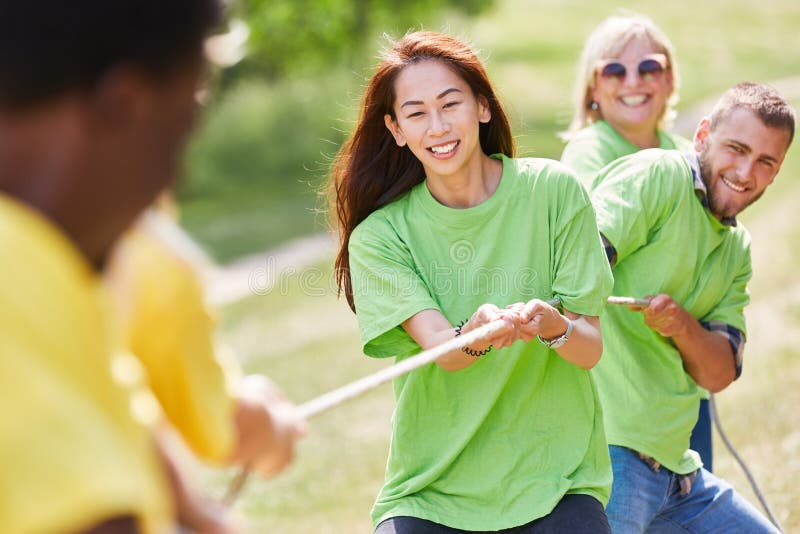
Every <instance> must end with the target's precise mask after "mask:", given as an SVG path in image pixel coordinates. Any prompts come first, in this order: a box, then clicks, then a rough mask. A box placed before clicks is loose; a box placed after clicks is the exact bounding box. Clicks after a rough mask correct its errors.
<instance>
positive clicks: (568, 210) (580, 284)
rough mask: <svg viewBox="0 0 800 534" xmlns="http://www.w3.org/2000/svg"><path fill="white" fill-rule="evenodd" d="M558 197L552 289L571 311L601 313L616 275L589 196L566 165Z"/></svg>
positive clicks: (588, 313) (559, 185)
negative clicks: (601, 239)
mask: <svg viewBox="0 0 800 534" xmlns="http://www.w3.org/2000/svg"><path fill="white" fill-rule="evenodd" d="M562 169H563V168H562ZM556 198H557V202H556V205H555V209H556V212H557V214H556V224H555V232H554V242H553V251H554V252H553V256H552V257H553V264H552V270H553V278H552V279H553V292H554V294H555V296H557V297H558V298H559V299H560V300H561V303H562V305H563V306H564V308H565V309H568V310H569V311H571V312H574V313H579V314H581V315H600V313H601V311H602V310H603V307H604V305H605V302H606V299H607V298H608V295H609V294H610V293H611V289H612V286H613V278H612V275H611V268H610V267H609V265H608V260H607V259H606V255H605V252H604V250H603V246H602V243H601V242H600V234H599V233H598V231H597V224H596V222H595V213H594V210H593V209H592V205H591V203H590V202H589V196H588V194H587V193H586V190H585V189H584V188H583V187H582V186H581V185H580V184H579V183H578V182H577V180H576V179H575V177H574V176H573V175H572V173H570V172H569V171H568V170H567V169H563V174H562V175H561V176H559V177H558V195H557V197H556Z"/></svg>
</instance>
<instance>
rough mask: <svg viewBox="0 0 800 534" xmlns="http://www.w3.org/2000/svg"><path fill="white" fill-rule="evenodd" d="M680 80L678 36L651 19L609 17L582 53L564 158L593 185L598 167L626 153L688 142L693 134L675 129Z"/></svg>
mask: <svg viewBox="0 0 800 534" xmlns="http://www.w3.org/2000/svg"><path fill="white" fill-rule="evenodd" d="M679 82H680V80H679V76H678V64H677V61H676V59H675V51H674V49H673V47H672V43H671V42H670V41H669V39H668V38H667V36H666V35H665V34H664V32H662V31H661V30H660V29H659V28H658V27H657V26H656V25H655V24H653V22H652V21H651V20H650V19H648V18H646V17H644V16H641V15H626V16H613V17H609V18H607V19H606V20H604V21H603V22H602V23H601V24H600V25H599V26H598V27H597V28H596V29H595V30H594V31H593V32H592V34H591V35H590V36H589V38H588V39H587V41H586V45H585V47H584V49H583V53H582V54H581V59H580V63H579V71H578V79H577V83H576V85H575V88H576V90H575V115H574V117H573V119H572V123H571V124H570V127H569V129H568V131H567V132H566V133H565V134H564V135H563V137H564V138H565V139H566V140H568V143H567V146H566V147H565V148H564V153H563V154H562V156H561V161H562V163H564V164H566V165H567V166H569V167H572V169H573V170H575V172H577V173H578V176H579V177H580V178H581V181H582V182H583V183H584V185H586V186H587V187H589V186H591V185H592V180H593V179H594V177H595V175H596V174H597V171H599V170H600V169H601V168H602V167H604V166H605V165H607V164H608V163H611V162H612V161H614V160H615V159H617V158H621V157H622V156H627V155H628V154H633V153H634V152H637V151H639V150H642V149H645V148H663V149H678V150H682V151H685V150H688V149H689V148H690V144H689V141H688V140H686V139H683V138H682V137H679V136H677V135H674V134H670V133H668V132H667V128H668V127H669V125H670V122H671V120H672V119H673V118H674V116H675V111H674V106H675V104H676V103H677V101H678V87H679Z"/></svg>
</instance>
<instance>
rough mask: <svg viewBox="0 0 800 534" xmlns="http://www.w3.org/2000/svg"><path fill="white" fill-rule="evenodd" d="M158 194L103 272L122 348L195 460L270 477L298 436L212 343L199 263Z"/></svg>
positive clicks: (285, 408) (296, 425)
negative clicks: (238, 466)
mask: <svg viewBox="0 0 800 534" xmlns="http://www.w3.org/2000/svg"><path fill="white" fill-rule="evenodd" d="M175 211H176V210H175V207H174V204H173V203H172V200H171V197H170V196H169V195H168V194H167V193H165V194H163V195H162V196H161V197H159V200H158V202H157V203H156V205H155V206H154V207H153V208H152V209H150V210H148V212H147V213H146V214H145V215H144V216H143V217H142V218H141V220H140V221H139V222H138V223H137V224H136V225H135V226H134V227H133V228H132V229H131V230H130V231H128V232H127V233H126V234H125V235H124V237H123V238H122V239H121V240H120V242H119V243H118V245H117V247H116V248H115V251H114V254H113V255H112V260H111V261H110V263H109V266H108V269H107V270H106V271H107V272H106V281H107V285H108V287H109V288H110V290H111V291H110V294H111V296H112V302H113V304H114V313H113V315H114V316H115V317H116V325H115V326H116V327H115V330H116V336H115V337H116V338H117V341H118V343H119V344H120V350H121V351H123V352H129V353H130V354H131V355H133V356H135V357H136V358H137V359H138V360H139V362H140V363H141V364H142V367H143V370H144V375H145V377H144V380H145V382H146V385H147V387H148V388H149V389H150V390H151V391H152V393H153V394H154V395H155V397H156V399H157V401H158V403H159V405H160V407H161V409H162V410H163V415H164V416H165V417H164V419H165V420H166V421H165V422H168V423H169V424H171V425H172V426H173V427H174V428H175V429H176V430H177V431H178V432H179V433H180V436H181V437H182V438H183V440H184V442H185V443H186V444H187V445H188V446H189V447H190V448H191V450H192V451H193V452H194V453H195V454H196V455H197V456H198V457H199V458H201V459H203V460H207V461H210V462H213V463H217V464H231V463H236V464H241V465H247V466H248V467H249V468H251V469H254V470H256V471H258V472H259V473H260V474H262V475H264V476H270V475H273V474H275V473H277V472H279V471H280V470H281V469H283V468H284V467H285V466H286V465H287V464H288V463H289V461H290V460H291V458H292V453H293V445H294V441H295V440H296V439H297V438H298V437H300V436H301V435H302V434H303V433H304V428H303V425H302V423H301V422H300V421H299V420H298V419H297V417H296V416H295V415H294V411H293V406H292V405H291V404H290V403H288V402H287V401H286V400H285V398H284V397H283V395H282V394H281V392H280V391H279V390H278V388H277V387H276V386H275V385H274V384H272V382H270V381H269V380H268V379H267V378H266V377H263V376H258V375H251V376H246V377H243V376H242V369H241V368H240V366H239V364H238V362H237V361H236V359H235V358H234V357H232V355H231V354H230V353H229V352H227V351H226V350H225V349H224V347H220V346H219V345H217V344H216V343H215V340H214V326H215V325H214V320H213V318H212V316H211V314H210V313H209V310H208V309H207V307H206V305H205V300H204V295H203V288H202V285H201V278H202V276H201V275H202V273H201V272H200V270H201V269H202V267H203V265H202V264H200V262H201V261H203V259H204V258H199V259H198V258H197V257H195V256H196V255H193V252H194V251H192V250H191V249H188V250H187V247H186V246H185V244H184V243H183V242H181V241H180V239H181V238H182V235H181V234H180V233H179V232H180V230H179V229H178V228H177V223H176V221H175V217H176V215H175Z"/></svg>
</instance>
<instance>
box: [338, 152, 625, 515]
mask: <svg viewBox="0 0 800 534" xmlns="http://www.w3.org/2000/svg"><path fill="white" fill-rule="evenodd" d="M495 157H498V158H501V159H502V163H503V174H502V178H501V180H500V184H499V185H498V187H497V190H496V191H495V192H494V194H493V195H492V196H491V197H490V198H488V199H487V200H486V201H484V202H483V203H481V204H480V205H478V206H474V207H472V208H468V209H452V208H448V207H446V206H444V205H442V204H440V203H439V202H437V201H436V200H435V199H434V198H433V196H431V194H430V192H429V190H428V188H427V185H426V184H425V183H422V184H420V185H418V186H416V187H415V188H414V189H412V190H411V191H410V192H409V193H408V194H406V195H405V196H403V197H402V198H400V199H398V200H396V201H394V202H392V203H391V204H389V205H387V206H385V207H383V208H381V209H379V210H378V211H376V212H374V213H373V214H371V215H370V216H369V217H368V218H367V219H366V220H365V221H363V222H362V223H361V224H360V225H359V226H358V227H357V228H356V230H355V231H354V232H353V234H352V236H351V239H350V247H349V252H350V268H351V277H352V282H353V293H354V297H355V304H356V311H357V315H358V321H359V326H360V329H361V338H362V342H363V347H364V352H365V353H367V354H368V355H371V356H377V357H385V356H397V357H398V360H401V359H403V358H404V357H407V356H408V355H410V354H412V353H416V352H418V351H419V350H420V347H419V346H418V345H417V344H416V343H415V342H414V341H413V339H412V338H411V337H410V336H409V335H408V334H407V333H406V332H405V331H404V330H403V329H402V327H401V326H399V325H400V324H401V323H402V322H403V321H405V320H406V319H408V318H409V317H411V316H413V315H414V314H416V313H418V312H420V311H422V310H425V309H436V310H439V311H441V312H442V313H443V314H444V316H445V317H446V318H447V319H448V320H449V321H450V323H451V324H457V323H458V322H460V321H461V320H463V319H466V318H468V317H470V315H471V314H472V313H473V312H474V311H475V310H476V309H477V308H478V306H480V305H481V304H484V303H487V302H490V303H494V304H496V305H498V306H500V307H504V306H506V305H508V304H511V303H514V302H519V301H528V300H530V299H533V298H540V299H550V298H552V297H553V296H557V297H559V298H560V299H561V301H562V303H563V304H564V307H565V308H567V309H569V310H571V311H573V312H575V313H580V314H584V315H599V314H600V312H601V310H603V307H604V302H605V299H606V298H607V296H608V295H609V292H610V289H611V285H612V279H611V273H610V269H609V268H608V262H607V260H606V259H605V254H604V253H603V250H602V247H601V244H600V239H599V234H598V232H597V226H596V222H595V216H594V211H593V209H592V206H591V204H590V202H589V199H588V195H587V193H586V192H585V190H584V189H583V188H582V187H581V186H580V185H579V184H578V182H577V180H576V179H575V178H574V175H573V174H572V173H571V172H570V171H569V170H568V169H566V168H565V167H563V166H561V165H560V164H558V163H557V162H554V161H551V160H544V159H508V158H506V157H502V156H495ZM394 389H395V397H396V401H397V406H396V409H395V413H394V417H393V419H392V430H393V436H392V442H391V447H390V451H389V459H388V464H387V469H386V480H385V485H384V487H383V489H382V490H381V492H380V495H379V496H378V499H377V501H376V503H375V506H374V508H373V512H372V517H373V520H374V521H375V523H376V524H377V523H378V522H380V521H382V520H384V519H386V518H388V517H394V516H413V517H418V518H423V519H428V520H430V521H434V522H437V523H440V524H444V525H448V526H450V527H453V528H460V529H467V530H497V529H502V528H508V527H512V526H516V525H521V524H524V523H527V522H529V521H532V520H533V519H536V518H538V517H542V516H545V515H547V514H548V513H550V512H551V511H552V509H553V508H554V507H555V505H556V504H557V503H558V501H559V500H560V499H561V498H562V497H563V496H564V495H565V494H567V493H582V494H587V495H591V496H593V497H595V498H597V499H598V500H600V501H601V502H603V503H605V502H607V500H608V495H609V491H610V484H611V470H610V462H609V458H608V450H607V445H606V441H605V435H604V432H603V426H602V412H601V410H600V405H599V402H598V399H597V394H596V389H595V386H594V382H593V379H592V377H591V375H590V373H589V372H587V371H585V370H583V369H581V368H580V367H578V366H576V365H573V364H571V363H568V362H567V361H565V360H564V359H562V358H561V357H560V356H558V354H556V353H555V352H554V351H552V350H550V349H547V348H546V347H544V345H542V344H541V343H539V342H538V341H535V340H534V341H532V342H530V343H523V342H521V341H517V342H516V343H515V344H514V345H513V346H511V347H507V348H505V349H502V350H494V351H492V352H490V353H489V354H487V355H486V356H483V357H481V358H480V359H479V360H478V361H477V362H475V363H474V364H473V365H471V366H470V367H468V368H466V369H462V370H460V371H456V372H447V371H444V370H442V369H441V368H439V367H438V366H436V365H428V366H425V367H422V368H420V369H417V370H415V371H413V372H411V373H409V374H408V375H405V376H403V377H400V378H398V379H397V380H396V381H395V383H394Z"/></svg>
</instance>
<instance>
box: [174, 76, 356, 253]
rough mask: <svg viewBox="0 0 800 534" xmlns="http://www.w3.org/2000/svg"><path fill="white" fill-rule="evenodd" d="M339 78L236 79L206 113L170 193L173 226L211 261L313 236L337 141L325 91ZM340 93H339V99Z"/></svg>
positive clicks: (339, 129) (335, 113)
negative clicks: (176, 217) (175, 211)
mask: <svg viewBox="0 0 800 534" xmlns="http://www.w3.org/2000/svg"><path fill="white" fill-rule="evenodd" d="M353 84H354V80H352V78H348V77H345V76H344V75H342V74H340V73H335V72H334V73H329V74H327V75H324V76H323V75H321V76H319V77H317V78H316V79H312V80H309V79H303V80H291V81H283V82H280V83H274V84H268V83H266V82H264V81H259V80H244V81H242V82H239V83H237V84H236V85H235V86H233V87H231V88H230V89H229V90H228V91H227V92H226V93H225V94H224V97H223V98H221V99H219V100H218V101H217V102H216V103H215V104H214V105H212V106H211V107H210V109H208V110H207V113H206V114H205V119H204V122H203V124H202V126H201V128H200V131H199V132H198V134H197V135H196V136H195V137H194V139H193V140H192V143H191V145H190V147H189V151H188V154H187V156H188V158H187V165H186V167H187V168H186V174H187V175H188V179H187V180H186V181H185V183H184V184H183V185H182V187H181V188H180V190H179V192H178V196H179V199H180V201H181V204H182V208H183V214H182V218H183V222H184V224H186V225H187V227H189V228H190V229H191V230H192V231H193V232H194V233H195V235H196V237H198V238H199V239H200V241H201V242H203V243H204V244H205V245H206V246H207V247H209V248H210V249H211V250H212V252H213V254H214V255H215V256H216V258H217V259H219V260H223V261H224V260H229V259H232V258H236V257H238V256H241V255H243V254H246V253H248V252H253V251H255V250H262V249H265V248H269V247H273V246H275V245H277V244H279V243H280V242H281V241H284V240H286V239H288V238H291V237H295V236H299V235H304V234H308V233H310V232H313V231H319V230H320V229H322V228H323V226H324V217H322V216H315V214H314V212H315V210H316V209H317V208H318V207H321V204H322V203H321V202H320V199H319V197H318V192H319V191H320V190H322V189H323V185H324V181H325V175H326V172H327V169H328V166H329V164H330V159H331V157H332V156H333V154H335V151H336V149H337V147H338V146H339V144H340V143H341V142H342V140H343V139H344V135H345V134H344V130H346V129H348V127H347V126H346V125H342V124H341V123H340V121H341V117H342V115H345V114H347V110H344V109H342V108H341V106H338V105H337V104H338V103H339V102H341V101H342V98H339V96H341V95H337V97H334V96H332V95H331V93H330V91H329V87H331V86H333V87H336V88H340V89H341V90H345V88H346V87H347V86H348V85H353ZM345 94H346V90H345Z"/></svg>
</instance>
